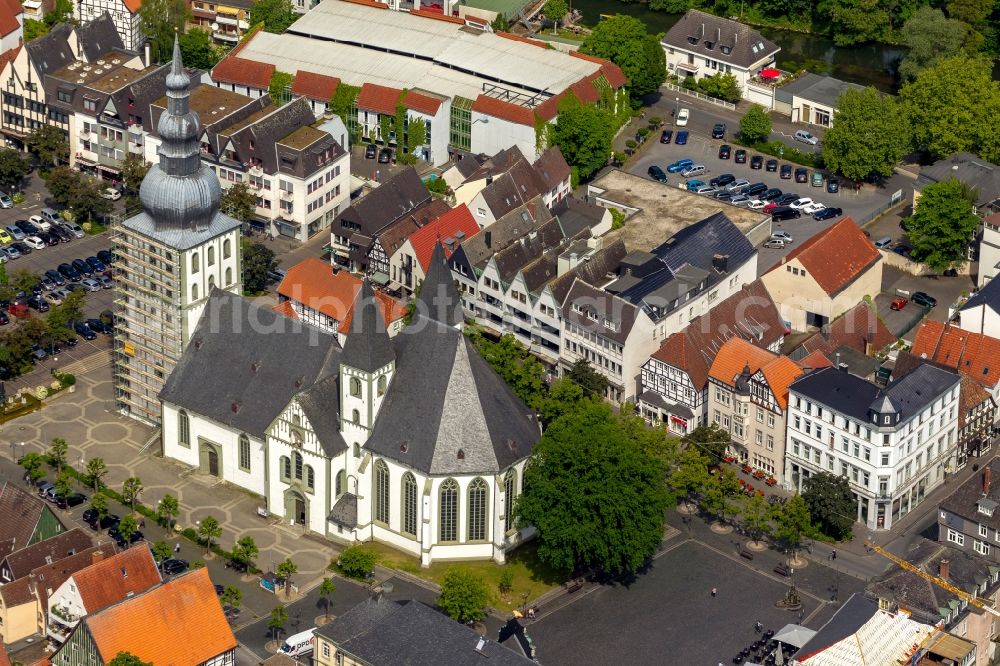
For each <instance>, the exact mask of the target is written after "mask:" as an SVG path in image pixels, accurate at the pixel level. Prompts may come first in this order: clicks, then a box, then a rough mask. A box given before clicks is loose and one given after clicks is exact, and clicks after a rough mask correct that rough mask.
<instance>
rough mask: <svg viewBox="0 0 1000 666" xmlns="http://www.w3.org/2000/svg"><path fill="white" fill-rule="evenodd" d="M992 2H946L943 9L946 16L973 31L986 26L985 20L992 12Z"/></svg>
mask: <svg viewBox="0 0 1000 666" xmlns="http://www.w3.org/2000/svg"><path fill="white" fill-rule="evenodd" d="M994 4H995V3H994V1H993V0H948V2H947V3H945V9H946V10H947V11H948V16H949V17H951V18H953V19H958V20H959V21H962V22H964V23H967V24H968V25H970V26H972V27H973V28H974V29H976V30H979V29H980V28H982V27H983V26H984V25H985V24H986V19H987V18H988V17H989V15H990V14H991V13H992V12H993V7H994Z"/></svg>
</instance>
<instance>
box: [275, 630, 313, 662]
mask: <svg viewBox="0 0 1000 666" xmlns="http://www.w3.org/2000/svg"><path fill="white" fill-rule="evenodd" d="M314 631H316V629H315V628H313V629H308V630H306V631H300V632H299V633H297V634H294V635H292V636H289V637H288V638H286V639H285V642H284V644H282V646H281V649H280V650H279V652H281V653H282V654H284V655H287V656H289V657H301V656H303V655H307V654H312V651H313V640H314V639H313V632H314Z"/></svg>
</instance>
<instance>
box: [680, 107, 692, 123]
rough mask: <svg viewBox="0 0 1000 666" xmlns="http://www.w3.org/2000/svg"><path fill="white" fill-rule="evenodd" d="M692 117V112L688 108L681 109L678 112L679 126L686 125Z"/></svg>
mask: <svg viewBox="0 0 1000 666" xmlns="http://www.w3.org/2000/svg"><path fill="white" fill-rule="evenodd" d="M690 119H691V112H690V111H688V110H687V109H681V110H680V111H678V112H677V126H678V127H684V126H686V125H687V124H688V120H690Z"/></svg>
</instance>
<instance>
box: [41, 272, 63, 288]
mask: <svg viewBox="0 0 1000 666" xmlns="http://www.w3.org/2000/svg"><path fill="white" fill-rule="evenodd" d="M45 277H47V278H48V279H50V280H52V282H53V283H54V284H55V285H56V286H57V287H61V286H63V285H64V284H66V278H64V277H63V276H62V275H60V274H59V271H54V270H52V269H51V268H50V269H49V270H47V271H45Z"/></svg>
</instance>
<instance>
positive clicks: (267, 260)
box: [243, 241, 277, 294]
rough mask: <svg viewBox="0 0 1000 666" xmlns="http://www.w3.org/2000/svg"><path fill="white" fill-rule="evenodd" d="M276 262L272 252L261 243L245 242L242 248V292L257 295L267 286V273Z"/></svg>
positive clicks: (272, 268)
mask: <svg viewBox="0 0 1000 666" xmlns="http://www.w3.org/2000/svg"><path fill="white" fill-rule="evenodd" d="M276 265H277V262H276V261H275V260H274V251H273V250H272V249H271V248H269V247H267V246H266V245H263V244H261V243H251V242H249V241H246V242H245V245H244V246H243V290H244V291H246V292H247V293H248V294H258V293H260V292H262V291H264V287H266V286H267V273H268V271H272V270H274V267H275V266H276Z"/></svg>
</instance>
